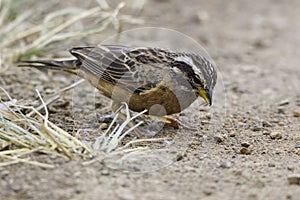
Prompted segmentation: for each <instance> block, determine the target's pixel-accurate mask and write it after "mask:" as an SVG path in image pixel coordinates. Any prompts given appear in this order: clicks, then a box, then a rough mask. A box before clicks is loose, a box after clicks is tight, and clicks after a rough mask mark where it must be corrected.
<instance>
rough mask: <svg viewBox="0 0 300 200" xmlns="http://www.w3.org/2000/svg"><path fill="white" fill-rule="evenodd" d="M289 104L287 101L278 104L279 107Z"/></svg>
mask: <svg viewBox="0 0 300 200" xmlns="http://www.w3.org/2000/svg"><path fill="white" fill-rule="evenodd" d="M289 104H290V101H289V100H288V99H285V100H282V101H280V102H279V103H278V105H279V106H286V105H289Z"/></svg>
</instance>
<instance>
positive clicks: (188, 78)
mask: <svg viewBox="0 0 300 200" xmlns="http://www.w3.org/2000/svg"><path fill="white" fill-rule="evenodd" d="M69 51H70V53H71V54H72V55H73V56H74V57H75V58H76V59H73V60H65V61H55V60H33V61H30V60H29V61H22V62H21V63H20V64H19V66H22V67H24V66H28V67H35V68H38V69H44V68H46V69H55V70H63V71H66V72H70V73H73V74H76V75H78V76H80V77H83V78H84V79H86V80H88V81H89V82H90V83H91V84H92V85H93V86H95V87H96V88H98V89H99V90H100V91H102V92H103V94H104V95H105V96H107V97H109V98H111V99H112V100H113V102H114V104H115V105H118V104H119V103H121V102H126V103H127V104H128V105H129V108H130V109H131V110H133V111H137V112H140V111H142V110H144V109H147V110H148V114H151V115H156V116H164V115H170V114H174V113H179V112H181V111H182V110H184V109H186V108H187V107H188V106H189V105H190V104H191V103H193V102H194V101H195V100H196V99H197V97H198V96H201V97H202V98H203V99H204V100H205V101H206V102H207V103H208V104H210V105H211V103H212V91H213V88H214V86H215V84H216V79H217V73H216V70H215V68H214V66H213V65H212V64H211V63H210V62H209V61H208V60H207V59H206V58H205V57H203V56H200V55H197V54H193V53H179V52H173V51H169V50H164V49H159V48H145V47H139V48H133V47H126V46H117V45H115V46H114V45H104V46H98V47H75V48H71V49H70V50H69Z"/></svg>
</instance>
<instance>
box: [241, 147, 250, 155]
mask: <svg viewBox="0 0 300 200" xmlns="http://www.w3.org/2000/svg"><path fill="white" fill-rule="evenodd" d="M240 153H241V154H244V155H250V154H251V153H252V149H248V148H245V147H243V148H241V149H240Z"/></svg>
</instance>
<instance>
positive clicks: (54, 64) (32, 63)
mask: <svg viewBox="0 0 300 200" xmlns="http://www.w3.org/2000/svg"><path fill="white" fill-rule="evenodd" d="M76 61H77V60H63V61H56V60H22V61H20V63H19V64H18V67H33V68H37V69H39V70H45V69H52V70H62V71H68V72H71V73H74V71H75V70H76V69H77V68H78V65H77V64H76Z"/></svg>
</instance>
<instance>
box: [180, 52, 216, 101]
mask: <svg viewBox="0 0 300 200" xmlns="http://www.w3.org/2000/svg"><path fill="white" fill-rule="evenodd" d="M176 60H177V61H178V62H181V63H184V64H185V67H182V68H183V69H181V70H184V71H185V73H186V74H187V76H188V77H189V79H188V81H189V83H190V84H191V86H192V88H193V89H194V90H195V93H196V94H198V95H199V96H201V97H202V98H203V99H204V100H205V102H206V103H207V104H208V105H212V94H213V89H214V87H215V85H216V81H217V72H216V69H215V67H214V66H213V64H212V63H211V62H210V61H208V60H207V59H206V58H205V57H202V56H199V55H196V54H191V55H185V56H181V57H178V58H177V59H176ZM183 66H184V65H183Z"/></svg>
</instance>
